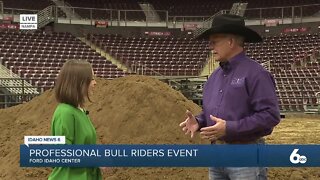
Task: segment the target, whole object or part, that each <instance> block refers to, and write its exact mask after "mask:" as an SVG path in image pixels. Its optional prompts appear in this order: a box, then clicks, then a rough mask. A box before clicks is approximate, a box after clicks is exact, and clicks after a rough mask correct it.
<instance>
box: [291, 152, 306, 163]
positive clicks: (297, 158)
mask: <svg viewBox="0 0 320 180" xmlns="http://www.w3.org/2000/svg"><path fill="white" fill-rule="evenodd" d="M298 151H299V149H294V150H293V151H292V153H291V155H290V161H291V163H292V164H299V163H301V164H304V163H306V162H307V157H306V156H304V155H300V154H298Z"/></svg>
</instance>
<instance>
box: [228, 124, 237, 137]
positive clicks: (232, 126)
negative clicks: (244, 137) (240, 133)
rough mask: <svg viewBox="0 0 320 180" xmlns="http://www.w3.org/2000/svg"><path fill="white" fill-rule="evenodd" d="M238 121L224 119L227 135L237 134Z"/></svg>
mask: <svg viewBox="0 0 320 180" xmlns="http://www.w3.org/2000/svg"><path fill="white" fill-rule="evenodd" d="M237 126H238V121H226V135H227V136H228V137H234V136H237Z"/></svg>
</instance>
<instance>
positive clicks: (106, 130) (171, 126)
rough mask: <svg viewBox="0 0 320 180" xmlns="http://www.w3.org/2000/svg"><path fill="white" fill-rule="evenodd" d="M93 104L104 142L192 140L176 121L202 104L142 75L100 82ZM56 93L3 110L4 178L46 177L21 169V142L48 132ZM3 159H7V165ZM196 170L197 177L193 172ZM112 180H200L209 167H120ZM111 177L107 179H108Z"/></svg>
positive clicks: (42, 171)
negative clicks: (25, 137) (29, 136)
mask: <svg viewBox="0 0 320 180" xmlns="http://www.w3.org/2000/svg"><path fill="white" fill-rule="evenodd" d="M92 100H93V103H88V104H87V109H88V110H89V111H90V117H91V119H92V121H93V123H94V126H95V127H96V129H97V134H98V136H99V142H98V143H103V144H111V143H112V144H117V143H122V144H172V143H180V144H189V143H194V142H197V143H199V142H200V140H199V138H197V139H195V140H190V139H189V138H187V137H185V136H184V134H183V133H182V131H181V130H180V128H179V127H178V124H179V123H180V122H181V121H183V120H184V119H185V111H186V109H190V110H191V111H192V112H194V113H198V112H200V110H201V109H200V108H199V107H198V106H197V105H196V104H194V103H193V102H192V101H189V100H187V99H186V98H185V97H184V96H183V95H182V94H181V93H180V92H177V91H175V90H173V89H171V88H170V87H169V86H168V85H166V84H165V83H163V82H161V81H158V80H156V79H153V78H150V77H144V76H128V77H124V78H119V79H115V80H111V81H108V80H102V79H99V80H98V84H97V87H96V88H95V93H94V96H93V97H92ZM56 105H57V104H56V102H55V100H54V96H53V92H52V91H47V92H45V93H44V94H42V95H41V96H39V97H36V98H34V99H33V100H32V101H30V102H28V103H26V104H22V105H19V106H15V107H12V108H8V109H4V110H0V117H1V121H0V128H1V129H2V131H1V132H0V143H1V148H0V152H1V155H0V157H1V162H2V163H1V164H0V179H28V178H30V179H45V178H46V177H47V175H48V173H50V171H51V169H50V168H20V167H19V145H20V144H22V143H23V136H24V135H50V122H51V117H52V113H53V111H54V109H55V107H56ZM3 162H5V163H3ZM195 174H196V176H195ZM105 177H109V178H110V179H113V178H114V179H142V178H143V179H145V178H147V179H202V178H206V177H207V173H206V169H205V168H193V169H190V168H186V169H182V168H143V169H141V168H116V169H115V170H114V171H113V172H110V173H109V174H107V175H105ZM109 178H108V179H109Z"/></svg>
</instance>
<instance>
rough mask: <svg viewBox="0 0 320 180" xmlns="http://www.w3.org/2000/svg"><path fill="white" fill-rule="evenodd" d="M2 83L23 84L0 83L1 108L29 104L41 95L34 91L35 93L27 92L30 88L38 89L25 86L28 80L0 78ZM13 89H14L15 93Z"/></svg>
mask: <svg viewBox="0 0 320 180" xmlns="http://www.w3.org/2000/svg"><path fill="white" fill-rule="evenodd" d="M2 81H13V82H17V81H21V83H18V84H17V83H16V84H14V83H13V84H3V83H0V108H6V107H10V106H13V105H17V104H21V103H24V102H28V101H29V100H31V99H32V98H33V97H35V96H38V95H40V93H38V92H37V91H34V92H33V93H32V92H30V91H27V90H28V89H30V88H33V89H37V87H35V86H30V85H27V84H25V82H26V79H24V78H0V82H2ZM12 89H14V91H13V90H12ZM13 92H15V93H13Z"/></svg>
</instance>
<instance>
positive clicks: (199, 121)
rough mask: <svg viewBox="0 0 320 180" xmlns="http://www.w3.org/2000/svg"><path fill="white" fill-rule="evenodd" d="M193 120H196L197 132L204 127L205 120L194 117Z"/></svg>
mask: <svg viewBox="0 0 320 180" xmlns="http://www.w3.org/2000/svg"><path fill="white" fill-rule="evenodd" d="M195 119H196V120H197V122H198V124H199V129H198V131H200V129H201V128H203V127H205V126H206V124H205V123H206V122H205V120H203V119H201V118H198V117H195Z"/></svg>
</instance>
